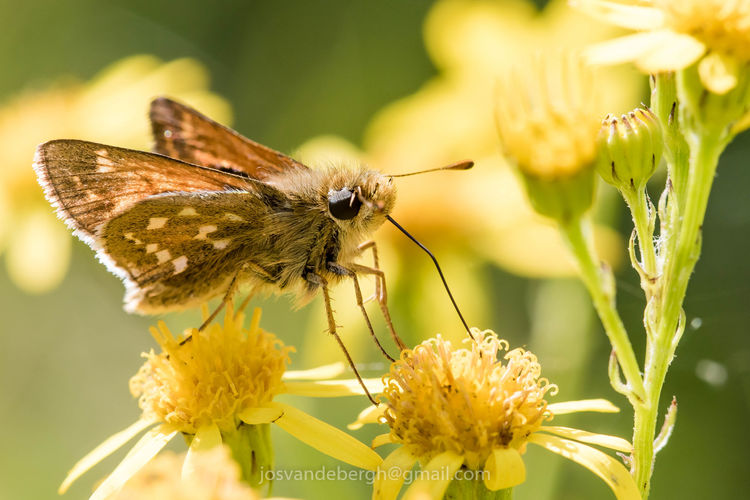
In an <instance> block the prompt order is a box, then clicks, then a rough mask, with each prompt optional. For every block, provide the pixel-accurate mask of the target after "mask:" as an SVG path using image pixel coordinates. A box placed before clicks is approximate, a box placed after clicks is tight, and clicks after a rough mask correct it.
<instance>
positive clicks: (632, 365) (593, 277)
mask: <svg viewBox="0 0 750 500" xmlns="http://www.w3.org/2000/svg"><path fill="white" fill-rule="evenodd" d="M588 229H589V227H588V224H587V223H586V222H584V220H583V219H580V218H579V219H575V220H573V221H572V222H571V223H569V224H566V225H564V226H562V230H563V233H564V235H565V237H566V238H567V240H568V243H569V244H570V247H571V249H572V251H573V255H574V256H575V258H576V260H577V261H578V265H579V267H580V271H581V279H582V280H583V282H584V284H585V285H586V288H588V290H589V293H590V294H591V299H592V301H593V303H594V308H596V312H597V313H598V314H599V318H600V320H601V322H602V324H603V325H604V331H605V333H606V334H607V337H609V341H610V343H611V344H612V347H613V348H614V350H615V355H616V356H617V361H618V362H619V364H620V368H621V369H622V372H623V374H624V375H625V380H627V383H628V385H629V387H630V390H631V391H632V394H631V396H630V400H631V403H632V404H633V406H638V405H639V404H640V402H641V400H642V399H643V398H644V397H645V391H644V387H643V379H641V373H640V370H639V368H638V361H637V360H636V357H635V353H634V352H633V346H632V345H631V344H630V339H629V338H628V334H627V332H626V331H625V325H623V323H622V320H621V319H620V315H619V314H618V312H617V309H616V308H615V297H614V291H613V287H612V285H611V280H612V278H611V276H609V275H607V274H604V270H603V269H602V268H601V265H600V263H599V261H598V259H597V258H596V257H595V255H596V254H595V251H594V249H593V246H592V244H591V238H587V237H586V234H587V233H588V232H589V231H588Z"/></svg>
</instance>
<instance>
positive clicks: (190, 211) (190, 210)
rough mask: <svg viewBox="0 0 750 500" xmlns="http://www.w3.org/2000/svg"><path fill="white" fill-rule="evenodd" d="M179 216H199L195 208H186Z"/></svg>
mask: <svg viewBox="0 0 750 500" xmlns="http://www.w3.org/2000/svg"><path fill="white" fill-rule="evenodd" d="M177 215H198V212H196V211H195V209H194V208H193V207H185V208H183V209H182V210H181V211H180V213H178V214H177Z"/></svg>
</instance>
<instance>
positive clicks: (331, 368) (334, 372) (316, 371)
mask: <svg viewBox="0 0 750 500" xmlns="http://www.w3.org/2000/svg"><path fill="white" fill-rule="evenodd" d="M344 370H346V365H345V364H344V363H343V361H339V362H336V363H331V364H330V365H323V366H318V367H315V368H311V369H309V370H287V371H286V372H284V376H283V377H281V378H282V379H283V380H325V379H331V378H334V377H338V376H339V375H341V374H342V373H344Z"/></svg>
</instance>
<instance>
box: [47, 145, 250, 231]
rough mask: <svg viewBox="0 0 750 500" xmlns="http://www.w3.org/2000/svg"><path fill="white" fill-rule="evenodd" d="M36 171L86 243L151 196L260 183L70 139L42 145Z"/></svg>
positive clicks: (247, 187)
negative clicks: (106, 224)
mask: <svg viewBox="0 0 750 500" xmlns="http://www.w3.org/2000/svg"><path fill="white" fill-rule="evenodd" d="M34 168H35V170H36V172H37V176H38V178H39V183H40V184H41V185H42V187H43V188H44V192H45V195H46V197H47V199H48V200H49V202H50V203H52V205H53V206H55V207H56V208H57V211H58V214H59V215H60V217H61V218H62V219H64V220H65V221H66V222H67V223H68V225H69V226H71V227H72V228H73V229H75V230H76V231H77V234H79V235H80V236H82V237H84V239H86V238H93V237H95V236H96V235H97V229H98V228H99V227H100V226H101V225H102V224H103V223H104V222H107V221H108V220H110V219H112V218H113V217H114V216H116V215H117V214H119V213H122V212H123V211H124V210H126V209H127V208H129V207H131V206H133V205H134V204H135V203H137V202H139V201H141V200H144V199H146V198H148V197H149V196H153V195H156V194H160V193H169V192H205V191H227V190H230V191H231V190H241V191H252V190H254V189H255V187H254V185H256V184H257V183H258V182H257V181H253V180H252V179H247V178H245V177H241V176H237V175H232V174H229V173H225V172H221V171H218V170H215V169H211V168H206V167H202V166H199V165H191V164H189V163H185V162H182V161H179V160H175V159H173V158H167V157H166V156H162V155H158V154H153V153H145V152H142V151H134V150H130V149H124V148H117V147H113V146H105V145H103V144H96V143H92V142H86V141H78V140H67V139H61V140H55V141H50V142H46V143H44V144H40V145H39V146H38V147H37V150H36V155H35V157H34Z"/></svg>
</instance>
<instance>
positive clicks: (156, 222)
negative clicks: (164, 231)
mask: <svg viewBox="0 0 750 500" xmlns="http://www.w3.org/2000/svg"><path fill="white" fill-rule="evenodd" d="M168 220H169V218H168V217H151V218H150V219H149V220H148V226H147V227H146V229H161V228H163V227H164V225H165V224H166V223H167V221H168Z"/></svg>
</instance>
